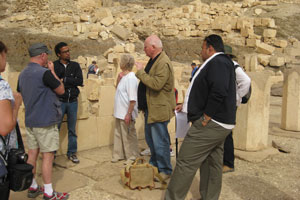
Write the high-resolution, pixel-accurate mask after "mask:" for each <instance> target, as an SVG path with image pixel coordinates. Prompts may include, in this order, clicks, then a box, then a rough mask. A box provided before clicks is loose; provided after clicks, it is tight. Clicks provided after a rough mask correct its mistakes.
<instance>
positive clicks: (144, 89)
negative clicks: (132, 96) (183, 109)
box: [136, 35, 176, 180]
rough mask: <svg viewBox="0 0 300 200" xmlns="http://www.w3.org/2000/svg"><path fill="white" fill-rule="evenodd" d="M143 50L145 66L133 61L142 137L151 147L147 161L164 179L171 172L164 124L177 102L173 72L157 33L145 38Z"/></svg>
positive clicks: (167, 135)
mask: <svg viewBox="0 0 300 200" xmlns="http://www.w3.org/2000/svg"><path fill="white" fill-rule="evenodd" d="M144 51H145V53H146V55H147V56H148V57H150V60H149V61H148V63H147V65H146V67H145V69H144V66H143V65H142V64H141V63H138V62H137V63H136V68H137V72H136V76H137V78H138V79H140V84H139V87H138V109H139V110H142V111H143V112H144V114H145V138H146V142H147V144H148V146H149V147H150V151H151V158H150V161H149V162H150V164H152V165H154V166H156V167H157V168H158V171H159V172H160V174H161V176H162V177H163V179H164V180H165V179H168V178H169V177H170V175H171V173H172V165H171V159H170V136H169V132H168V127H167V126H168V123H169V122H170V119H171V118H172V117H173V116H174V109H175V106H176V103H175V95H174V72H173V66H172V64H171V61H170V59H169V58H168V56H167V55H166V53H165V52H164V51H163V46H162V42H161V40H160V39H159V37H158V36H156V35H151V36H149V37H148V38H146V40H145V42H144Z"/></svg>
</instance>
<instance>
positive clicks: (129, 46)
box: [125, 43, 135, 53]
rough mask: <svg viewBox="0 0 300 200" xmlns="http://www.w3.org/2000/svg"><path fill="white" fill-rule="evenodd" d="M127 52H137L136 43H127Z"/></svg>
mask: <svg viewBox="0 0 300 200" xmlns="http://www.w3.org/2000/svg"><path fill="white" fill-rule="evenodd" d="M125 52H126V53H134V52H135V45H134V44H133V43H128V44H125Z"/></svg>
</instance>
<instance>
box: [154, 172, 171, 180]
mask: <svg viewBox="0 0 300 200" xmlns="http://www.w3.org/2000/svg"><path fill="white" fill-rule="evenodd" d="M159 175H160V176H161V178H162V180H159V178H158V177H157V176H155V177H154V181H155V182H160V181H166V180H168V179H169V178H170V177H171V175H170V174H165V173H162V172H161V173H159Z"/></svg>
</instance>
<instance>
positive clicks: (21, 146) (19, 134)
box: [16, 122, 25, 152]
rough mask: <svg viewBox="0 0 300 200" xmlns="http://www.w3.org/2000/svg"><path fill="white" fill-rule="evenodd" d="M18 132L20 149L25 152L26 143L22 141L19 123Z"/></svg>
mask: <svg viewBox="0 0 300 200" xmlns="http://www.w3.org/2000/svg"><path fill="white" fill-rule="evenodd" d="M16 132H17V139H18V149H22V150H23V151H24V152H25V149H24V143H23V140H22V135H21V131H20V127H19V123H18V122H17V123H16Z"/></svg>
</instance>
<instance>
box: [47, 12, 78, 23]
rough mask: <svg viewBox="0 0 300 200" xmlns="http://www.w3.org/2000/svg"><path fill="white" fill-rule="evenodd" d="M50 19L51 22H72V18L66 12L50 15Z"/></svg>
mask: <svg viewBox="0 0 300 200" xmlns="http://www.w3.org/2000/svg"><path fill="white" fill-rule="evenodd" d="M51 21H52V22H53V23H61V22H72V21H73V18H72V17H71V16H69V15H67V14H53V15H51Z"/></svg>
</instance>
